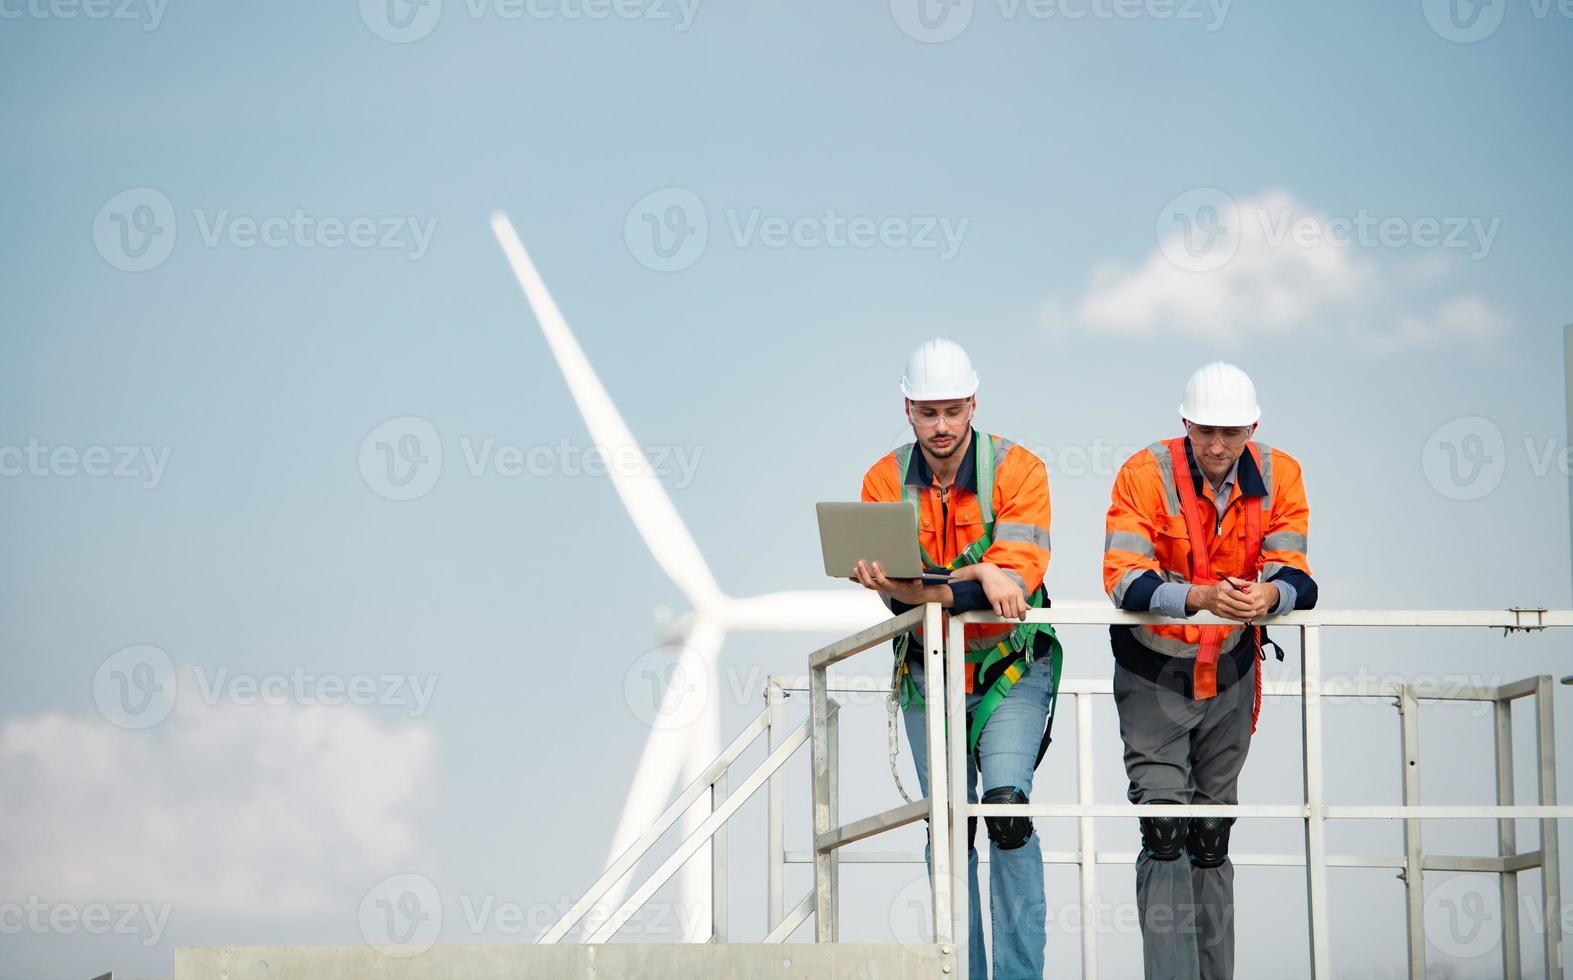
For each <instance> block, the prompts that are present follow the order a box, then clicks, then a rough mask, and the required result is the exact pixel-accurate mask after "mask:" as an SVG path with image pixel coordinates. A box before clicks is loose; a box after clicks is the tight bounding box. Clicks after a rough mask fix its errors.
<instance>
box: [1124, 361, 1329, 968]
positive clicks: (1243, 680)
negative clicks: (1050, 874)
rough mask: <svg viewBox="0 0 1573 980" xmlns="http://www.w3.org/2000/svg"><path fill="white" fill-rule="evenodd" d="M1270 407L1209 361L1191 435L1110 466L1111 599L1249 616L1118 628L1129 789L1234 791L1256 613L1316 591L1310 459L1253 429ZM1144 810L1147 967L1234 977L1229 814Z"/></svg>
mask: <svg viewBox="0 0 1573 980" xmlns="http://www.w3.org/2000/svg"><path fill="white" fill-rule="evenodd" d="M1261 415H1262V413H1261V409H1260V407H1259V406H1258V405H1257V401H1256V388H1255V386H1254V385H1253V384H1252V383H1251V379H1250V378H1249V377H1247V376H1246V374H1245V372H1244V371H1242V370H1240V369H1239V368H1237V367H1235V366H1234V365H1232V364H1223V363H1216V364H1208V365H1207V366H1205V367H1203V368H1201V369H1200V370H1198V371H1197V372H1196V373H1195V374H1193V375H1191V378H1190V381H1188V382H1187V383H1186V386H1185V399H1184V402H1183V403H1182V404H1181V405H1180V418H1181V422H1182V424H1183V426H1184V434H1183V435H1182V436H1178V437H1175V438H1173V439H1168V440H1164V441H1161V442H1156V443H1154V444H1152V445H1151V446H1149V447H1147V448H1146V449H1144V450H1142V451H1141V452H1139V453H1137V454H1136V455H1135V456H1132V457H1131V459H1130V460H1129V461H1127V462H1126V464H1125V465H1124V466H1123V467H1121V469H1120V472H1119V475H1118V476H1117V477H1116V478H1115V482H1114V492H1113V500H1112V502H1111V504H1110V507H1109V516H1108V524H1107V528H1106V530H1107V534H1106V536H1105V538H1104V555H1103V584H1104V588H1105V589H1106V590H1107V591H1108V593H1109V597H1110V598H1111V599H1113V600H1114V604H1115V605H1116V606H1119V607H1120V608H1121V609H1125V610H1128V611H1131V612H1156V613H1162V614H1163V615H1166V616H1169V617H1172V618H1173V619H1175V620H1180V621H1183V620H1184V619H1186V618H1187V617H1189V616H1191V615H1193V614H1195V613H1197V612H1199V611H1202V610H1206V611H1207V612H1210V613H1212V614H1213V615H1215V616H1218V617H1220V618H1223V619H1229V620H1234V621H1235V622H1239V623H1242V624H1250V625H1243V626H1192V625H1183V624H1181V623H1176V624H1175V625H1164V626H1113V627H1110V630H1109V633H1110V638H1111V641H1112V644H1113V647H1114V661H1115V667H1114V703H1115V707H1116V708H1117V710H1118V712H1119V716H1120V736H1121V738H1122V739H1123V740H1124V742H1125V769H1126V774H1127V775H1128V776H1129V777H1130V790H1129V793H1128V795H1129V797H1130V800H1131V802H1132V803H1137V804H1147V803H1182V804H1185V803H1210V804H1234V803H1237V802H1239V797H1238V793H1237V789H1238V785H1239V777H1240V769H1241V767H1242V766H1244V764H1245V756H1246V753H1247V752H1248V751H1249V750H1250V745H1251V735H1252V733H1253V732H1255V730H1256V720H1257V715H1258V713H1259V712H1260V709H1261V678H1262V675H1261V667H1260V665H1259V661H1260V660H1261V659H1262V652H1261V651H1262V645H1263V643H1264V642H1266V639H1265V631H1264V630H1263V629H1262V628H1261V626H1260V624H1261V622H1262V621H1263V620H1265V619H1268V618H1270V617H1272V616H1277V615H1282V614H1284V613H1287V612H1289V611H1290V610H1293V609H1310V608H1312V607H1313V606H1315V605H1316V596H1317V587H1316V581H1315V580H1314V579H1312V578H1311V566H1310V565H1309V564H1308V563H1307V562H1306V557H1305V556H1306V535H1307V533H1308V531H1309V526H1310V517H1311V510H1310V507H1309V505H1308V504H1307V503H1306V496H1305V483H1304V480H1303V479H1302V478H1301V474H1300V464H1299V463H1298V462H1296V461H1295V459H1294V457H1292V456H1290V455H1289V454H1288V453H1285V452H1284V451H1283V450H1280V449H1273V448H1270V447H1268V446H1266V445H1263V444H1262V443H1260V442H1255V441H1252V437H1253V436H1254V435H1255V433H1256V429H1257V424H1258V420H1259V419H1260V418H1261ZM1280 656H1281V654H1280ZM1140 824H1141V837H1142V849H1141V852H1140V854H1139V855H1138V857H1137V859H1136V900H1137V905H1138V908H1139V912H1140V915H1141V923H1142V946H1143V955H1144V963H1145V969H1146V976H1147V978H1148V980H1197V978H1205V980H1224V978H1228V977H1232V976H1233V975H1234V867H1233V865H1232V864H1231V863H1230V861H1229V830H1230V827H1231V826H1232V825H1233V824H1234V820H1233V819H1230V818H1222V817H1199V818H1190V819H1187V818H1184V817H1144V818H1142V819H1141V821H1140Z"/></svg>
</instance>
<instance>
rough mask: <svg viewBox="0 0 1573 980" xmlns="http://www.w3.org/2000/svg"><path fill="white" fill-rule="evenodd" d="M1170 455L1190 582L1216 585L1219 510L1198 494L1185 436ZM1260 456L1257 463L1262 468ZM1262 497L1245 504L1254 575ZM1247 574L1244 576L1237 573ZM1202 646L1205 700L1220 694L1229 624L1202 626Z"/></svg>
mask: <svg viewBox="0 0 1573 980" xmlns="http://www.w3.org/2000/svg"><path fill="white" fill-rule="evenodd" d="M1249 449H1250V452H1251V454H1252V457H1253V458H1255V456H1256V447H1255V446H1250V447H1249ZM1169 458H1170V460H1171V462H1172V463H1173V469H1174V484H1175V489H1176V490H1177V491H1179V496H1180V510H1181V512H1182V513H1183V514H1184V515H1185V535H1186V537H1187V538H1188V539H1189V540H1190V545H1191V582H1192V583H1193V584H1195V585H1216V584H1217V583H1218V582H1219V578H1218V576H1217V575H1216V574H1215V573H1216V569H1215V567H1214V564H1213V563H1214V561H1215V560H1216V559H1217V556H1218V549H1219V546H1220V545H1221V544H1222V543H1223V540H1224V539H1223V538H1222V537H1219V536H1217V535H1215V534H1213V533H1212V528H1213V527H1215V526H1216V524H1215V514H1216V511H1214V509H1213V505H1211V504H1209V503H1208V502H1207V501H1205V500H1202V499H1201V498H1199V497H1197V496H1196V486H1195V481H1194V479H1193V478H1192V476H1191V467H1190V462H1189V461H1188V460H1187V459H1186V456H1185V439H1184V438H1183V437H1182V438H1178V439H1171V440H1170V441H1169ZM1260 465H1261V463H1260V460H1258V461H1257V466H1258V468H1260ZM1260 499H1261V498H1259V497H1258V498H1246V500H1247V501H1248V502H1246V503H1245V504H1244V508H1245V568H1246V569H1247V570H1248V571H1249V573H1250V575H1251V576H1252V577H1253V578H1254V577H1255V575H1256V562H1257V560H1258V559H1259V558H1260V557H1261V554H1262V508H1261V505H1260V503H1259V501H1260ZM1225 506H1228V505H1227V503H1225ZM1198 555H1205V556H1206V561H1205V562H1201V561H1198V560H1197V556H1198ZM1238 577H1240V578H1244V577H1245V576H1243V575H1241V576H1238ZM1201 631H1202V639H1201V650H1200V651H1198V653H1197V655H1196V666H1195V668H1194V672H1193V675H1192V682H1191V695H1192V697H1193V699H1194V700H1197V701H1205V700H1207V699H1208V698H1212V697H1216V696H1217V695H1218V657H1219V655H1220V654H1221V653H1222V652H1223V638H1224V636H1226V635H1227V634H1228V631H1229V627H1227V626H1203V627H1201ZM1251 631H1252V634H1253V635H1254V636H1255V638H1256V639H1255V642H1256V644H1257V645H1258V646H1260V644H1261V632H1260V631H1259V630H1258V629H1257V628H1256V627H1254V626H1253V627H1251ZM1261 685H1262V675H1261V671H1257V674H1256V706H1255V708H1254V709H1253V712H1252V716H1251V719H1252V720H1251V730H1252V731H1253V732H1254V731H1255V730H1256V720H1255V719H1256V715H1257V714H1258V713H1259V712H1260V711H1261V696H1262V691H1261Z"/></svg>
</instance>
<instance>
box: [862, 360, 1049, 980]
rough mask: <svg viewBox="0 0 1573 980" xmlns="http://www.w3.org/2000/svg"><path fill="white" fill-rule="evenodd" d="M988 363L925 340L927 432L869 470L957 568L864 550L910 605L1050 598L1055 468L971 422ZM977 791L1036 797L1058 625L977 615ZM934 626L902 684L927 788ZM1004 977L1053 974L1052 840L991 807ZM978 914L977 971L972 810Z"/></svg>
mask: <svg viewBox="0 0 1573 980" xmlns="http://www.w3.org/2000/svg"><path fill="white" fill-rule="evenodd" d="M977 390H978V375H977V373H976V372H975V371H974V370H973V369H972V362H971V360H969V359H968V357H967V354H966V352H965V351H963V350H962V349H961V348H960V347H959V346H957V345H956V344H954V343H952V342H950V341H948V340H931V341H928V342H926V343H924V344H923V345H922V346H921V347H919V348H918V349H917V350H915V351H913V353H912V356H911V358H910V359H909V361H908V364H907V371H906V374H905V375H904V376H903V377H902V379H901V393H902V396H903V399H904V401H903V410H904V411H905V413H906V417H907V421H908V422H909V423H910V424H911V426H912V433H913V435H914V437H915V441H914V442H909V443H907V444H906V445H904V446H902V447H900V448H899V449H896V450H895V451H893V452H891V453H888V454H886V455H885V456H884V457H883V458H882V459H880V460H879V462H877V463H875V464H874V465H873V467H872V468H870V469H869V471H868V473H867V475H866V476H864V478H863V493H862V497H863V499H864V500H866V501H876V502H894V501H901V500H905V501H907V502H909V503H910V504H911V505H912V507H913V519H914V523H915V527H916V531H917V536H918V543H919V545H920V548H921V550H922V555H923V561H924V564H925V565H927V566H929V568H930V569H932V570H936V571H937V570H946V571H949V572H950V578H949V581H948V583H946V584H939V585H926V584H924V583H923V582H922V581H920V580H911V581H893V580H891V579H889V578H887V577H885V575H884V572H883V570H882V569H881V568H880V567H879V565H878V564H877V563H864V562H859V564H858V568H857V574H856V581H858V582H859V583H860V584H862V585H863V586H865V587H867V588H870V589H874V590H877V591H878V592H879V593H880V595H881V596H882V597H883V598H884V599H885V600H886V603H887V604H888V605H889V606H890V607H891V609H892V611H894V612H897V613H900V612H903V611H905V610H907V609H910V608H911V607H913V606H915V605H919V604H921V603H924V602H939V603H942V604H943V605H945V606H946V607H948V608H949V609H950V610H951V611H953V612H966V611H968V610H973V609H993V611H994V612H995V613H997V614H998V615H1000V616H1002V617H1006V618H1014V619H1022V618H1024V617H1025V616H1026V611H1027V610H1028V609H1029V608H1038V607H1041V606H1046V605H1048V597H1047V593H1046V592H1045V590H1044V584H1043V577H1044V573H1045V572H1046V571H1047V570H1048V567H1049V477H1048V470H1047V469H1046V468H1045V467H1044V465H1043V461H1042V460H1041V459H1039V458H1038V457H1037V456H1035V455H1033V454H1032V453H1031V452H1029V451H1028V450H1027V449H1025V448H1024V447H1022V446H1019V445H1017V444H1015V443H1013V442H1011V441H1010V440H1008V439H1005V438H1002V437H1000V436H997V435H991V434H989V433H987V432H978V431H976V430H975V429H973V427H972V420H973V418H974V416H975V415H976V412H977ZM966 648H967V649H966V668H965V670H966V686H967V698H966V702H967V728H968V731H967V745H968V753H967V799H968V800H969V801H971V802H974V803H976V802H978V799H979V796H978V782H979V778H980V776H981V779H982V786H983V793H982V800H983V802H984V803H1026V802H1028V800H1029V798H1030V796H1031V793H1032V776H1033V772H1034V770H1036V769H1037V766H1038V763H1039V762H1040V761H1041V760H1042V758H1043V751H1044V749H1045V748H1047V746H1048V727H1049V724H1050V723H1051V722H1052V720H1053V710H1054V696H1055V693H1056V692H1057V691H1058V689H1059V678H1060V665H1061V661H1062V652H1061V650H1060V644H1059V640H1058V639H1057V638H1056V637H1055V635H1054V630H1053V629H1052V628H1051V627H1049V626H1042V625H1037V624H1028V623H1018V624H1014V625H1012V624H1005V625H969V626H967V628H966ZM922 650H923V639H922V631H921V628H920V629H919V630H917V631H914V633H913V634H911V635H909V636H903V637H900V638H899V639H898V640H897V641H896V673H895V681H894V683H895V690H894V691H893V692H892V694H893V696H895V697H898V698H899V699H900V703H901V706H902V708H903V709H904V710H905V719H906V728H907V740H908V742H909V743H910V744H911V746H912V755H913V761H914V763H915V765H916V766H917V770H918V779H919V784H920V786H921V787H922V790H923V792H924V793H925V794H927V793H928V772H927V768H928V767H927V758H928V751H927V750H928V746H927V743H926V740H925V735H924V731H925V726H924V715H923V713H924V710H925V706H924V702H923V696H922V691H923V689H924V686H923V660H922ZM984 824H985V826H986V827H987V830H988V836H989V844H990V848H991V849H990V862H991V863H990V865H989V888H990V893H991V896H990V897H991V900H990V903H989V904H990V909H991V912H992V915H993V928H994V950H993V952H994V974H993V975H994V976H995V977H996V978H1006V977H1009V978H1012V980H1014V978H1020V977H1041V976H1042V975H1043V947H1044V938H1045V937H1044V925H1045V917H1044V913H1045V908H1044V891H1043V851H1042V848H1041V846H1040V845H1039V841H1038V837H1037V836H1036V835H1035V834H1034V833H1033V824H1032V820H1031V818H1029V817H1004V818H1002V817H988V818H986V819H985V820H984ZM968 830H969V834H970V836H971V837H972V838H973V839H972V840H971V841H969V847H968V874H969V878H970V887H969V894H970V895H971V902H970V904H969V909H970V910H971V921H970V923H969V927H968V937H969V938H968V974H967V975H968V976H969V977H974V978H980V980H981V978H984V977H987V976H988V975H989V974H988V972H987V961H986V956H985V949H984V943H983V912H982V906H981V903H980V902H979V894H978V852H977V849H976V847H975V839H976V832H977V822H976V821H975V820H973V821H969V827H968Z"/></svg>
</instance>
